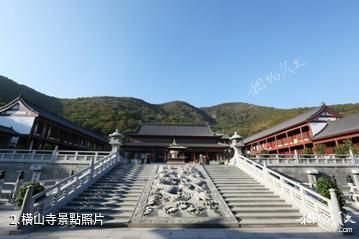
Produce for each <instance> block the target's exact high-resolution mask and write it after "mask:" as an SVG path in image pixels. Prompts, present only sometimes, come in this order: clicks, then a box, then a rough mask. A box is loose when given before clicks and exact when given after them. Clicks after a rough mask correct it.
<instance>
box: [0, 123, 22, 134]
mask: <svg viewBox="0 0 359 239" xmlns="http://www.w3.org/2000/svg"><path fill="white" fill-rule="evenodd" d="M0 132H3V133H6V134H10V135H19V133H18V132H16V131H15V130H14V129H13V128H9V127H5V126H2V125H0Z"/></svg>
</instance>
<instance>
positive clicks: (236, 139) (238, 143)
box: [229, 132, 243, 154]
mask: <svg viewBox="0 0 359 239" xmlns="http://www.w3.org/2000/svg"><path fill="white" fill-rule="evenodd" d="M229 139H230V140H231V142H232V146H233V147H236V148H237V149H238V153H240V154H241V153H242V148H243V141H242V136H240V135H239V134H238V133H237V132H234V134H233V135H232V136H231V137H230V138H229Z"/></svg>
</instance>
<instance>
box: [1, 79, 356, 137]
mask: <svg viewBox="0 0 359 239" xmlns="http://www.w3.org/2000/svg"><path fill="white" fill-rule="evenodd" d="M19 94H21V95H22V96H23V97H24V98H25V99H28V100H30V101H31V102H33V103H34V104H37V105H39V106H40V107H42V108H45V109H47V110H49V111H51V112H53V113H56V114H58V115H60V116H62V117H64V118H66V119H68V120H71V121H73V122H74V123H76V124H78V125H80V126H83V127H86V128H89V129H92V130H95V131H97V132H98V133H101V134H104V135H107V134H109V133H111V132H112V131H113V130H114V129H115V128H118V129H120V130H121V131H123V132H125V133H126V132H131V131H133V130H135V129H136V127H137V125H138V124H139V123H140V122H147V123H191V124H193V123H194V124H198V123H201V124H202V123H206V124H209V125H211V127H212V129H213V130H214V131H215V132H219V133H228V134H232V133H233V132H234V131H237V132H239V133H240V134H241V135H243V136H248V135H251V134H254V133H256V132H258V131H261V130H264V129H266V128H269V127H271V126H273V125H275V124H277V123H280V122H282V121H284V120H287V119H289V118H291V117H294V116H296V115H298V114H300V113H302V112H304V111H306V110H308V109H310V108H313V107H299V108H291V109H281V108H275V107H270V106H259V105H255V104H250V103H245V102H225V103H220V104H217V105H213V106H207V107H196V106H193V105H191V104H190V103H188V102H185V101H180V100H174V101H169V102H164V103H161V104H152V103H149V102H147V101H145V100H142V99H138V98H134V97H116V96H92V97H79V98H74V99H69V98H57V97H53V96H48V95H46V94H43V93H41V92H38V91H36V90H34V89H32V88H30V87H28V86H26V85H22V84H18V83H16V82H15V81H13V80H11V79H8V78H6V77H4V76H1V75H0V106H1V105H4V104H5V103H8V102H10V101H11V100H13V99H14V98H16V97H17V96H19ZM329 107H331V108H332V109H333V110H334V111H335V112H337V113H339V114H340V115H342V116H348V115H351V114H355V113H359V104H358V103H348V104H336V105H331V106H329Z"/></svg>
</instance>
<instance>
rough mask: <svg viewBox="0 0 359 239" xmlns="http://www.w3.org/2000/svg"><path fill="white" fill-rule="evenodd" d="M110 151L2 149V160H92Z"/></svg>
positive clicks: (0, 159) (0, 156)
mask: <svg viewBox="0 0 359 239" xmlns="http://www.w3.org/2000/svg"><path fill="white" fill-rule="evenodd" d="M109 154H110V152H108V151H72V150H11V149H0V161H2V160H6V161H31V160H38V161H44V160H50V161H55V160H64V161H79V162H87V163H89V162H91V160H92V159H94V160H95V162H96V161H98V160H101V159H103V158H104V157H106V156H107V155H109Z"/></svg>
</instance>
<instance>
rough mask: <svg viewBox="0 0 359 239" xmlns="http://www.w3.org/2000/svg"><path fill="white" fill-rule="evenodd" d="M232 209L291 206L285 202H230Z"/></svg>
mask: <svg viewBox="0 0 359 239" xmlns="http://www.w3.org/2000/svg"><path fill="white" fill-rule="evenodd" d="M228 205H229V206H230V207H241V208H245V207H282V206H290V205H289V204H286V203H283V202H277V201H275V202H268V201H255V202H251V201H244V202H238V201H237V202H228Z"/></svg>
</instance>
